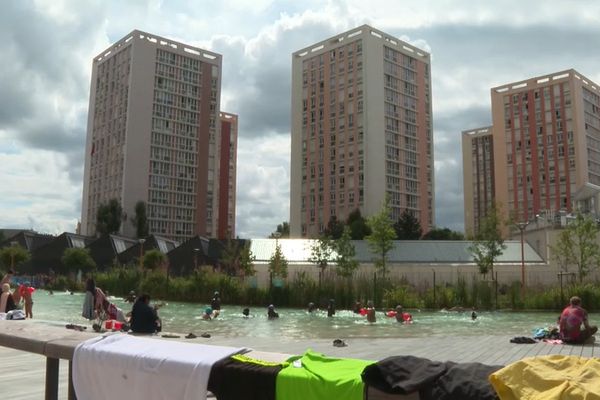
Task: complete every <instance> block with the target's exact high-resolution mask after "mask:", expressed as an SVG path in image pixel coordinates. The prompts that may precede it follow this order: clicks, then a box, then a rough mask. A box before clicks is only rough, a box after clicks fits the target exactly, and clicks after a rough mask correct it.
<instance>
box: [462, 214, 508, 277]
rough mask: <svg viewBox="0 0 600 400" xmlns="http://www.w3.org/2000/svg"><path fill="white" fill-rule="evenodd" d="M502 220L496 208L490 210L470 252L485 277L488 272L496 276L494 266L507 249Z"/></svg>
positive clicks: (480, 225) (481, 223) (482, 221)
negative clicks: (503, 236)
mask: <svg viewBox="0 0 600 400" xmlns="http://www.w3.org/2000/svg"><path fill="white" fill-rule="evenodd" d="M502 226H503V223H502V220H501V217H500V213H499V212H498V209H497V208H496V207H495V206H492V207H490V208H489V209H488V213H487V214H486V216H485V217H483V218H482V220H481V222H480V224H479V229H478V230H477V234H476V235H475V239H474V240H473V243H472V244H471V245H470V246H469V248H468V249H469V252H470V253H471V255H472V256H473V259H474V261H475V263H476V264H477V266H478V267H479V272H480V273H481V274H482V275H483V276H484V277H485V276H486V275H487V273H488V272H491V273H492V278H493V276H494V264H495V262H496V260H497V259H498V257H500V256H501V255H502V253H503V252H504V250H505V249H506V245H505V244H504V239H503V238H502Z"/></svg>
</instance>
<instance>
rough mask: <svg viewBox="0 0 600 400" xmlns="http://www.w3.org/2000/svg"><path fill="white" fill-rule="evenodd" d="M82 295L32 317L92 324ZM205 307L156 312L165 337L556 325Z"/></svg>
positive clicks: (499, 330)
mask: <svg viewBox="0 0 600 400" xmlns="http://www.w3.org/2000/svg"><path fill="white" fill-rule="evenodd" d="M83 297H84V296H83V294H82V293H75V294H73V295H69V294H68V293H62V292H61V293H55V294H54V295H49V294H48V292H46V291H44V290H37V291H36V292H35V293H34V306H33V316H34V318H35V319H36V320H43V321H47V322H49V323H52V324H60V325H62V324H65V323H78V324H84V325H91V324H90V322H89V321H86V320H85V319H84V318H82V317H81V308H82V303H83ZM112 301H113V302H114V303H115V304H116V305H117V306H118V307H120V308H122V309H123V310H124V311H125V312H127V311H129V310H130V309H131V304H128V303H125V302H124V301H122V300H121V299H117V298H115V299H112ZM206 306H207V305H206V304H190V303H180V302H169V303H167V304H166V305H165V306H164V307H163V308H161V309H160V311H159V315H160V317H161V319H162V321H163V326H164V328H163V329H164V330H165V331H168V332H178V333H188V332H194V333H196V334H199V333H202V332H209V333H210V334H211V335H218V336H225V337H263V338H269V337H270V338H277V337H286V338H288V339H315V338H320V339H329V338H338V337H344V338H369V337H377V338H396V337H429V336H479V335H514V336H530V335H531V332H532V330H533V329H534V328H536V327H543V326H548V325H551V324H552V323H554V322H556V318H557V316H558V314H557V313H550V312H529V313H524V312H521V313H517V312H508V311H507V312H502V311H494V312H485V311H481V312H478V318H477V320H475V321H472V320H471V313H470V312H464V313H457V312H441V311H437V312H431V311H423V312H419V311H418V310H408V311H410V312H411V313H412V315H413V319H414V321H415V322H414V323H413V324H411V325H404V324H399V323H398V322H396V319H395V318H387V317H386V316H385V315H384V313H383V312H378V313H377V322H376V323H375V324H370V323H368V322H367V321H366V319H365V317H362V316H360V315H356V314H354V313H353V312H352V311H346V310H338V312H337V314H336V315H335V316H334V317H332V318H328V317H327V313H326V311H317V312H313V313H312V314H308V312H306V311H305V310H299V309H289V308H279V309H277V311H278V312H279V315H280V318H279V319H278V320H268V319H267V317H266V308H258V307H253V308H250V313H251V317H250V318H243V317H242V314H241V311H242V308H243V307H242V306H236V305H226V304H225V305H223V306H222V310H221V315H220V316H219V318H217V319H214V320H212V321H205V320H202V319H201V317H200V316H201V314H202V310H204V308H205V307H206ZM599 320H600V315H598V314H591V315H590V321H591V322H592V323H598V321H599Z"/></svg>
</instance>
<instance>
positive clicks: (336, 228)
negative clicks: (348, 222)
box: [323, 215, 344, 240]
mask: <svg viewBox="0 0 600 400" xmlns="http://www.w3.org/2000/svg"><path fill="white" fill-rule="evenodd" d="M323 233H324V234H325V235H327V236H329V237H330V238H331V239H332V240H337V239H339V238H341V237H342V234H343V233H344V222H343V221H340V220H338V219H337V217H336V216H335V215H332V216H331V218H329V222H328V223H327V228H325V232H323Z"/></svg>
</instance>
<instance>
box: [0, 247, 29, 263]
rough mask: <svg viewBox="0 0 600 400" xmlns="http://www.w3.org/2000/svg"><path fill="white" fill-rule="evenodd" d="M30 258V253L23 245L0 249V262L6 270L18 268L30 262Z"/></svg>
mask: <svg viewBox="0 0 600 400" xmlns="http://www.w3.org/2000/svg"><path fill="white" fill-rule="evenodd" d="M29 258H30V255H29V253H28V252H27V250H26V249H25V248H24V247H22V246H21V245H17V246H9V247H5V248H3V249H0V262H1V263H2V265H3V266H4V268H5V269H9V268H17V267H18V266H19V265H21V264H22V263H24V262H26V261H27V260H29Z"/></svg>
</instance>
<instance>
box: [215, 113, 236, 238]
mask: <svg viewBox="0 0 600 400" xmlns="http://www.w3.org/2000/svg"><path fill="white" fill-rule="evenodd" d="M219 122H220V124H221V159H220V161H219V162H220V164H221V165H220V167H219V170H220V175H219V212H218V214H217V234H216V238H217V239H233V238H235V199H236V187H237V186H236V175H237V139H238V116H237V115H235V114H230V113H226V112H221V113H219Z"/></svg>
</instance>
